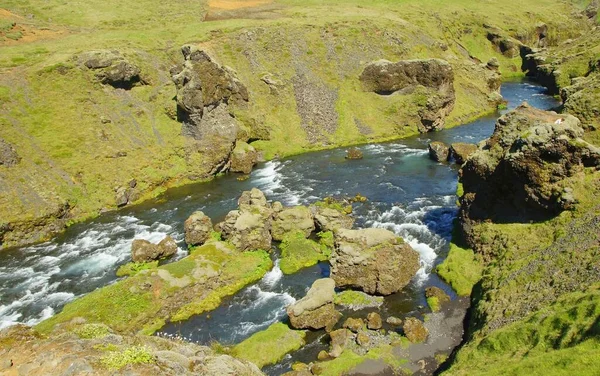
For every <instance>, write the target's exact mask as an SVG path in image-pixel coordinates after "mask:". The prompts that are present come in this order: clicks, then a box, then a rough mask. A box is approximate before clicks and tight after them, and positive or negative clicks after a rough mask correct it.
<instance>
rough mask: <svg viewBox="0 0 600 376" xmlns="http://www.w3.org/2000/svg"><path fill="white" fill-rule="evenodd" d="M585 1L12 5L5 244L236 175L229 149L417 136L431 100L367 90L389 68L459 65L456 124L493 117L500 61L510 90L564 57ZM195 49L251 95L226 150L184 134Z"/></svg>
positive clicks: (3, 135)
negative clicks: (108, 62)
mask: <svg viewBox="0 0 600 376" xmlns="http://www.w3.org/2000/svg"><path fill="white" fill-rule="evenodd" d="M584 5H585V4H579V3H572V2H568V1H551V0H543V1H535V2H534V1H529V2H523V1H516V0H505V1H491V0H490V1H484V2H472V1H465V0H446V1H432V0H428V1H416V0H402V1H391V0H378V1H370V2H364V1H310V0H309V1H296V0H278V1H270V0H257V1H233V0H212V1H208V2H207V1H204V0H194V1H192V0H183V1H175V2H164V1H158V0H142V1H136V2H122V1H116V0H103V1H98V0H88V1H85V2H80V1H69V2H59V1H55V0H50V1H46V0H5V1H3V3H2V9H0V156H1V160H2V162H0V212H1V213H2V216H1V217H0V245H1V246H2V247H7V246H13V245H19V244H26V243H31V242H35V241H39V240H41V239H44V238H47V237H48V236H49V235H51V234H53V233H55V232H57V231H60V230H61V229H62V228H64V226H65V225H68V224H69V223H71V222H73V221H78V220H81V219H83V218H88V217H93V216H96V215H98V213H100V212H101V211H102V210H106V209H114V208H116V207H117V205H118V204H119V205H122V204H126V203H134V202H138V201H141V200H143V199H144V198H148V197H152V196H156V195H157V194H160V193H161V192H163V191H164V190H165V189H166V188H168V187H170V186H174V185H181V184H185V183H188V182H192V181H200V180H203V179H209V178H211V177H212V176H214V175H215V174H216V173H219V172H224V171H227V168H228V166H229V164H228V163H229V162H231V159H230V158H231V156H232V153H233V151H232V148H233V146H232V145H233V144H231V142H235V143H236V145H237V144H238V143H241V142H244V141H247V142H249V143H250V144H251V145H252V146H253V147H254V148H255V149H256V150H258V151H259V152H262V154H263V157H264V158H273V157H276V156H286V155H291V154H295V153H301V152H305V151H308V150H314V149H319V148H328V147H334V146H339V145H347V144H353V143H362V142H370V141H380V140H387V139H393V138H399V137H404V136H408V135H412V134H415V133H418V123H419V114H420V113H422V112H423V111H426V110H428V108H429V107H430V105H431V103H430V92H429V91H426V90H424V89H423V88H422V87H416V88H412V89H411V90H408V91H404V92H397V93H395V94H393V95H380V94H377V93H374V92H367V91H365V90H364V88H363V86H361V82H360V81H359V79H358V78H359V76H360V74H361V72H362V71H363V69H364V68H365V66H366V65H367V64H368V63H370V62H373V61H376V60H379V59H386V60H389V61H392V62H396V61H399V60H406V59H426V58H439V59H443V60H445V61H447V62H448V63H449V64H450V65H451V68H452V71H453V75H454V81H453V87H454V95H455V103H454V105H453V107H449V108H450V109H451V112H450V113H449V114H448V115H447V116H446V118H445V123H446V126H454V125H458V124H461V123H464V122H465V121H467V120H469V119H473V118H474V117H477V116H480V115H482V114H484V113H488V112H491V111H493V110H494V109H495V107H496V106H497V105H498V97H497V94H495V90H496V88H495V87H492V86H494V85H497V83H494V82H493V80H492V79H491V78H490V74H491V73H490V69H489V67H486V65H485V64H486V62H488V60H489V59H490V58H492V57H494V58H496V59H497V61H498V63H499V71H500V72H501V73H502V77H504V78H511V77H515V76H520V75H521V74H522V73H521V70H520V68H521V58H520V56H519V53H518V51H519V46H520V44H521V43H524V44H526V45H528V46H533V47H535V46H537V45H539V44H540V43H541V40H542V39H543V40H544V41H543V43H544V45H550V46H552V45H557V44H559V43H561V42H563V41H564V40H566V39H569V38H576V37H578V36H580V35H581V34H585V33H586V32H587V31H588V26H587V23H586V22H583V20H582V17H583V16H582V15H581V10H582V9H583V7H584ZM540 25H546V26H545V27H546V29H544V30H545V31H544V32H541V31H540V30H541V29H540ZM184 44H192V45H194V46H195V48H198V49H200V50H202V51H205V52H206V53H207V54H208V55H209V56H210V57H211V58H212V60H213V61H214V62H215V63H216V64H218V65H219V66H220V65H223V66H227V67H229V68H230V69H229V68H227V69H225V68H218V69H217V70H218V71H219V72H221V73H222V74H225V75H228V76H227V77H230V76H231V77H233V76H235V77H236V79H237V80H238V81H239V83H241V85H243V87H244V88H245V89H247V98H245V99H244V101H242V103H241V105H236V106H234V105H232V104H231V103H229V102H228V99H227V98H228V97H224V99H223V100H222V102H221V103H224V104H225V105H228V107H227V111H226V112H224V113H222V114H221V115H219V116H225V118H224V119H227V121H234V122H235V124H236V126H237V127H239V129H240V131H239V132H238V133H237V134H236V135H233V137H234V138H233V139H232V140H229V141H228V142H229V144H226V145H225V147H221V146H219V147H213V146H214V145H213V144H212V143H211V141H210V140H209V139H207V138H204V139H202V140H198V139H196V138H194V137H190V136H189V135H186V132H182V125H181V119H182V113H181V111H179V112H178V108H177V103H176V100H175V96H176V95H177V94H178V89H181V88H178V87H176V84H175V83H174V82H173V80H172V74H173V72H171V69H172V68H173V67H174V66H176V65H177V64H181V63H183V56H182V53H181V46H182V45H184ZM93 50H108V51H115V52H114V53H115V54H116V56H118V58H117V59H116V60H114V61H115V63H113V67H114V66H115V64H120V65H119V67H124V68H127V69H129V70H127V72H128V74H130V76H129V77H130V78H131V77H133V79H132V81H131V82H132V84H131V85H129V84H128V85H126V87H125V86H123V85H116V86H117V88H115V87H114V86H115V85H112V86H111V85H110V84H107V82H108V81H109V79H107V78H106V77H105V76H104V77H103V78H100V77H99V76H98V73H97V72H98V71H97V70H95V68H96V67H98V66H101V65H103V64H104V63H103V61H101V59H100V60H97V61H95V62H94V63H91V62H90V60H87V61H84V60H82V56H84V54H85V53H87V52H89V51H93ZM103 53H104V54H106V51H105V52H103ZM103 56H104V55H103ZM123 64H124V65H123ZM92 65H94V68H91V66H92ZM102 69H104V68H102ZM107 69H111V68H107ZM223 72H229V73H223ZM231 72H233V73H231ZM204 99H205V100H206V95H205V98H204ZM246 99H247V100H246ZM207 108H208V107H207ZM210 109H212V107H210ZM202 116H204V115H202ZM215 116H216V115H215ZM215 119H216V120H215V121H214V123H215V124H216V126H219V125H221V124H222V123H223V122H222V121H220V120H219V119H223V118H219V117H216V118H215ZM231 119H233V120H231ZM203 121H204V120H203ZM240 145H241V144H240ZM240 148H242V149H243V147H242V146H240ZM236 149H237V146H236ZM244 150H246V149H244Z"/></svg>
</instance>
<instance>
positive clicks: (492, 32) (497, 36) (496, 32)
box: [486, 26, 522, 59]
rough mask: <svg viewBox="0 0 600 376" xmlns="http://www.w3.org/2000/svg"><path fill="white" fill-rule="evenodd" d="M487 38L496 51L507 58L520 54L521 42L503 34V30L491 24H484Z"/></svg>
mask: <svg viewBox="0 0 600 376" xmlns="http://www.w3.org/2000/svg"><path fill="white" fill-rule="evenodd" d="M486 28H487V39H488V40H489V41H490V42H492V44H493V45H494V47H495V48H496V50H497V51H498V52H500V53H501V54H502V55H504V56H506V57H508V58H511V59H512V58H514V57H517V56H519V55H520V53H521V46H522V43H521V42H520V41H518V40H516V39H514V38H511V37H509V36H507V35H505V34H504V32H503V31H502V30H500V29H498V28H495V27H493V26H486Z"/></svg>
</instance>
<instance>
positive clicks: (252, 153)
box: [230, 140, 258, 174]
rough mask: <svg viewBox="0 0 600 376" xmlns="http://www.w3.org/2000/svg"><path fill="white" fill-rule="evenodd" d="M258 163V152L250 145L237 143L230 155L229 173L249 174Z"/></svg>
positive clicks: (241, 142)
mask: <svg viewBox="0 0 600 376" xmlns="http://www.w3.org/2000/svg"><path fill="white" fill-rule="evenodd" d="M257 161H258V152H257V151H256V149H254V147H253V146H252V145H249V144H248V143H246V142H243V141H239V140H238V141H237V142H236V143H235V148H233V152H232V153H231V168H230V169H231V171H232V172H242V173H244V174H249V173H250V171H252V167H254V165H256V162H257Z"/></svg>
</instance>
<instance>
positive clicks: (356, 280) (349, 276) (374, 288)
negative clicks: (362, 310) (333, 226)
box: [330, 228, 419, 295]
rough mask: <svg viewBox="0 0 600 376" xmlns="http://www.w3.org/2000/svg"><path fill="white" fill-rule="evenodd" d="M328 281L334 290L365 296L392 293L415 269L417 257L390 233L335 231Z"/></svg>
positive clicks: (410, 276) (406, 245)
mask: <svg viewBox="0 0 600 376" xmlns="http://www.w3.org/2000/svg"><path fill="white" fill-rule="evenodd" d="M330 263H331V278H333V279H334V280H335V282H336V285H337V286H338V287H344V286H347V287H353V288H357V289H361V290H363V291H364V292H366V293H368V294H374V293H377V294H381V295H389V294H393V293H395V292H397V291H399V290H400V289H402V288H403V287H404V286H406V285H407V284H408V282H409V281H410V280H411V278H412V277H413V276H414V275H415V273H416V272H417V270H418V269H419V254H418V253H417V252H416V251H415V250H414V249H412V248H411V247H410V246H409V245H408V244H406V243H404V241H403V240H402V239H401V238H399V237H397V236H396V235H395V234H394V233H393V232H391V231H388V230H384V229H378V228H368V229H361V230H347V229H338V231H337V232H336V233H335V249H334V251H333V253H332V255H331V260H330Z"/></svg>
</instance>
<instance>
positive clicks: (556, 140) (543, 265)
mask: <svg viewBox="0 0 600 376" xmlns="http://www.w3.org/2000/svg"><path fill="white" fill-rule="evenodd" d="M599 45H600V39H599V34H598V29H594V31H593V32H591V33H589V34H587V35H585V36H584V37H582V38H579V39H575V40H571V41H567V42H565V43H562V44H561V45H559V46H558V47H556V48H550V49H544V50H541V51H535V52H534V55H530V56H529V57H528V60H529V61H537V64H536V65H537V66H535V67H533V69H532V70H531V73H532V75H536V76H537V77H538V78H540V79H542V80H544V79H546V80H545V81H543V82H544V83H545V84H547V85H548V86H549V89H550V90H554V91H555V92H560V93H561V97H562V99H563V101H564V106H563V107H564V108H563V109H562V111H563V113H562V114H556V113H551V112H541V111H533V110H532V109H530V108H526V107H522V108H520V109H518V110H517V111H516V112H514V113H511V114H508V115H506V116H505V117H503V118H501V119H500V120H499V121H498V123H497V127H496V131H495V133H494V135H493V136H492V137H491V138H490V140H488V141H487V142H486V144H485V145H482V146H481V147H480V149H479V151H478V152H477V153H475V155H474V156H473V157H472V158H471V159H469V160H468V161H467V162H466V164H465V165H464V166H463V168H462V183H463V192H461V195H462V198H461V214H460V219H461V226H460V228H461V230H462V232H463V235H464V242H465V245H466V246H468V247H471V248H473V249H474V251H475V254H476V255H477V258H476V260H479V262H478V263H476V264H479V265H482V266H483V277H482V278H481V281H480V282H479V283H478V284H476V285H475V287H474V289H473V294H472V295H471V300H472V309H471V312H470V315H469V336H468V338H466V339H465V341H466V343H465V344H464V346H463V347H462V348H461V349H460V350H459V351H458V352H457V354H456V356H455V357H454V358H453V359H452V360H451V361H450V362H449V369H448V370H446V372H444V373H443V374H444V375H446V374H447V375H473V374H477V375H496V374H498V375H500V374H502V375H520V374H530V375H565V374H573V373H576V374H578V375H596V374H598V369H600V363H599V359H600V344H599V343H598V336H599V334H600V295H599V294H598V291H599V290H598V286H599V285H598V284H599V283H600V237H599V234H600V221H599V218H600V190H599V188H600V171H599V170H600V165H599V156H600V148H599V146H600V142H599V141H600V139H599V137H598V134H599V130H598V114H599V107H598V103H599V102H598V101H597V100H596V98H597V97H598V95H599V93H600V90H599V87H598V86H597V85H596V84H595V83H596V82H597V81H598V79H599V78H600V75H599V73H598V71H597V69H596V68H595V66H596V64H597V61H598V58H599V57H600V55H598V49H597V47H598V46H599ZM542 56H544V58H541V57H542ZM526 62H527V60H526ZM548 72H550V73H551V74H548ZM552 72H554V73H552ZM548 77H553V79H552V80H548ZM554 78H556V80H555V79H554ZM568 114H572V115H575V116H576V117H577V118H575V117H573V116H570V115H568ZM542 129H545V131H542ZM482 179H483V180H482ZM479 265H477V266H478V267H479ZM451 269H452V268H451ZM454 269H457V270H458V268H457V267H454ZM449 275H450V277H449V279H452V274H449ZM454 278H456V279H458V278H457V277H454Z"/></svg>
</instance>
